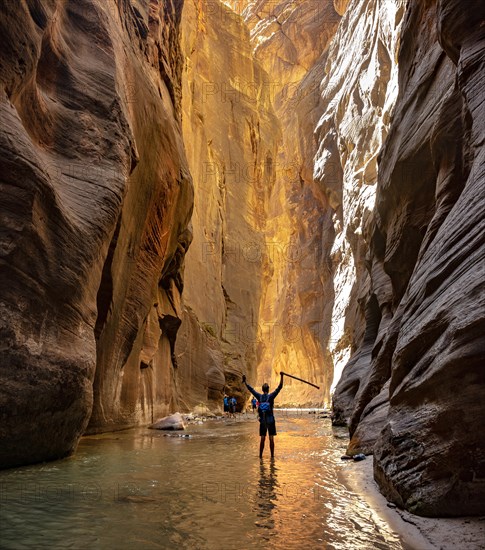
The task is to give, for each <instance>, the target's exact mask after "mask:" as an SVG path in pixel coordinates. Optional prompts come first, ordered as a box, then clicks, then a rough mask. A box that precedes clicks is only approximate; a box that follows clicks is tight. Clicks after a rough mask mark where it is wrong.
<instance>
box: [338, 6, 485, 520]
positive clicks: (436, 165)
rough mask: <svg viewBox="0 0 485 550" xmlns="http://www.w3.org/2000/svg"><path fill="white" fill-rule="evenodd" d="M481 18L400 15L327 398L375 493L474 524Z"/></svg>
mask: <svg viewBox="0 0 485 550" xmlns="http://www.w3.org/2000/svg"><path fill="white" fill-rule="evenodd" d="M484 20H485V10H484V8H483V6H481V5H478V4H477V3H473V9H464V8H463V5H462V4H461V3H458V2H455V1H453V0H442V1H439V2H436V1H433V0H430V1H427V2H418V1H413V2H410V3H409V5H408V9H407V12H406V17H405V22H404V25H403V32H402V46H401V49H400V53H399V97H398V100H397V104H396V109H395V112H394V115H393V119H392V124H391V128H390V131H389V135H388V138H387V141H386V143H385V145H384V147H383V149H382V151H381V153H380V162H379V176H378V186H377V197H376V206H375V210H374V216H373V220H372V223H371V225H370V230H369V232H368V235H369V241H368V242H369V248H370V254H369V260H368V268H369V271H370V296H371V297H370V299H369V301H368V304H367V307H368V311H369V316H368V319H367V320H368V322H367V331H366V338H365V339H364V344H363V346H362V347H361V348H360V350H359V351H358V352H357V353H356V354H355V356H354V357H353V358H352V359H351V361H350V362H349V364H348V365H347V367H346V368H345V370H344V373H343V378H342V381H341V383H340V384H339V386H338V388H337V395H336V400H335V403H336V405H337V407H339V408H340V412H341V416H342V417H344V418H345V417H347V418H348V417H350V429H351V434H352V435H353V437H352V440H351V445H350V451H351V452H356V451H358V450H364V451H366V452H374V455H375V458H374V471H375V477H376V480H377V481H378V483H379V485H380V487H381V490H382V491H383V493H384V494H385V495H386V496H387V497H388V498H389V499H390V500H392V501H394V502H396V503H397V504H398V505H399V506H404V507H406V508H407V509H409V510H411V511H413V512H416V513H419V514H423V515H466V514H483V502H484V493H485V481H484V479H485V478H484V464H483V456H484V444H483V430H481V429H480V426H481V419H482V418H483V417H484V413H485V409H484V404H483V400H482V399H481V395H482V393H483V388H484V384H485V378H484V376H483V367H482V365H483V362H484V359H485V346H484V340H483V334H484V333H485V315H484V312H485V301H484V296H485V293H484V285H485V277H484V274H485V272H484V266H485V252H484V251H485V247H484V244H485V241H484V235H485V232H484V229H485V219H484V210H485V209H484V206H485V205H484V200H485V193H484V184H485V176H484V150H483V139H484V125H483V120H485V119H484V113H483V109H484V101H483V89H484V86H483V80H484V76H483V75H484V74H485V73H484V63H485V62H484V59H485V56H484V51H485V33H484V30H483V29H484V26H483V21H484ZM376 304H377V305H378V307H376ZM377 327H378V328H377ZM363 357H364V358H365V361H364V362H363V360H362V358H363ZM359 365H360V366H362V365H363V366H364V368H362V369H361V368H360V366H359ZM337 412H339V411H337Z"/></svg>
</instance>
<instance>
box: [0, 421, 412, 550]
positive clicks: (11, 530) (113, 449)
mask: <svg viewBox="0 0 485 550" xmlns="http://www.w3.org/2000/svg"><path fill="white" fill-rule="evenodd" d="M277 427H278V435H277V437H276V439H275V441H276V457H275V459H274V460H271V459H270V458H269V448H267V449H265V456H264V458H263V460H260V459H259V457H258V444H259V441H258V440H259V437H258V435H257V429H258V422H257V420H256V418H255V417H254V416H252V415H251V414H249V415H241V417H239V418H238V419H237V420H229V421H228V420H214V421H209V422H206V423H205V424H204V425H194V426H189V428H188V430H187V431H186V432H185V433H186V434H190V436H191V437H179V436H178V435H179V434H176V433H173V432H171V433H170V434H169V435H166V434H167V432H159V431H155V430H148V429H143V428H140V429H134V430H127V431H123V432H117V433H114V434H103V435H100V436H93V437H86V438H83V439H82V440H81V442H80V444H79V447H78V450H77V452H76V454H75V456H73V457H71V458H68V459H65V460H62V461H57V462H51V463H47V464H41V465H37V466H28V467H23V468H17V469H12V470H4V471H2V472H0V548H1V549H2V550H16V549H24V548H28V549H35V550H37V549H39V550H40V549H49V550H50V549H61V548H62V549H65V548H73V549H76V550H78V549H84V548H86V549H88V548H89V549H145V548H146V549H155V548H157V549H160V548H164V549H165V548H179V549H185V548H187V549H207V550H219V549H221V550H223V549H224V550H225V549H250V548H251V549H254V548H258V547H259V548H271V549H285V550H290V549H298V550H306V549H309V550H310V549H314V548H323V549H346V550H347V549H352V550H354V549H356V550H357V549H365V550H367V549H373V548H378V549H401V548H403V546H402V543H401V541H400V538H399V536H398V535H397V534H396V533H394V532H393V531H392V529H391V528H390V527H389V526H388V525H387V524H386V523H385V522H384V521H383V520H381V519H380V518H379V516H378V515H377V514H376V513H375V511H373V510H372V509H371V508H369V506H368V505H367V504H366V503H365V501H364V500H363V498H361V497H360V496H359V495H357V494H355V493H352V492H351V491H350V490H349V489H348V488H347V487H346V486H345V485H344V484H343V482H342V477H343V476H342V470H343V469H344V468H346V467H347V466H348V465H347V463H345V462H344V461H341V460H340V456H341V455H342V454H343V453H344V452H345V447H346V444H347V441H346V431H345V430H343V429H338V428H333V427H332V426H331V424H330V420H328V419H318V418H317V417H316V415H310V414H308V413H301V412H282V411H280V412H279V413H278V414H277ZM267 445H268V443H267Z"/></svg>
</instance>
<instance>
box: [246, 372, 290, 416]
mask: <svg viewBox="0 0 485 550" xmlns="http://www.w3.org/2000/svg"><path fill="white" fill-rule="evenodd" d="M245 384H246V388H247V389H248V390H249V391H250V392H251V393H252V394H253V395H254V397H256V399H257V400H258V401H259V402H260V403H261V397H262V396H263V395H264V394H262V393H258V392H257V391H256V390H255V389H254V388H252V387H251V386H250V385H249V384H248V383H247V382H245ZM282 387H283V380H281V382H280V384H279V386H278V387H277V388H276V389H275V391H274V392H271V393H270V394H269V395H268V399H267V401H268V403H269V404H270V407H271V413H270V414H271V415H273V405H274V399H275V397H276V396H277V395H278V394H279V393H280V391H281V388H282ZM265 401H266V399H265Z"/></svg>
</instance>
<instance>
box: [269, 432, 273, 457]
mask: <svg viewBox="0 0 485 550" xmlns="http://www.w3.org/2000/svg"><path fill="white" fill-rule="evenodd" d="M269 449H270V451H271V458H274V436H272V435H270V436H269Z"/></svg>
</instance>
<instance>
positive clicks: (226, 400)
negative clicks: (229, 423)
mask: <svg viewBox="0 0 485 550" xmlns="http://www.w3.org/2000/svg"><path fill="white" fill-rule="evenodd" d="M224 412H225V413H228V414H229V396H228V395H225V396H224Z"/></svg>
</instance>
